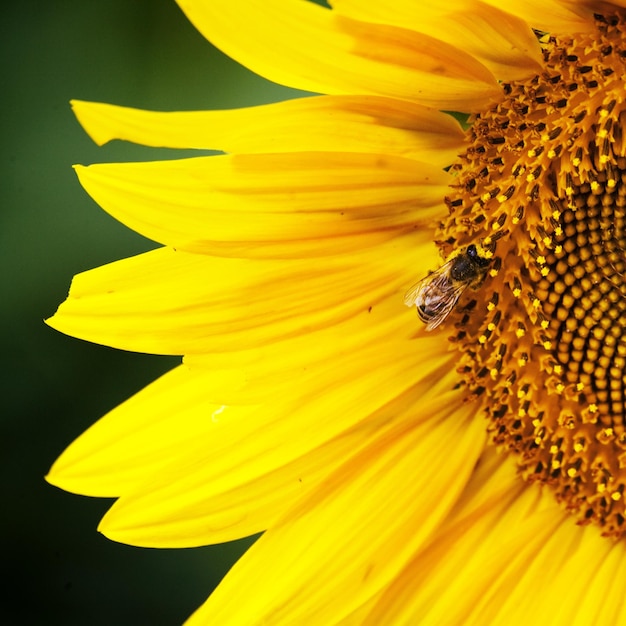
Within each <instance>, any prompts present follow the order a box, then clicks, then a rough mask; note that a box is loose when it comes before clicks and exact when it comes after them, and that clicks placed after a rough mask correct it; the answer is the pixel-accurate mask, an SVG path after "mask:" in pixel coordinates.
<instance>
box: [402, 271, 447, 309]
mask: <svg viewBox="0 0 626 626" xmlns="http://www.w3.org/2000/svg"><path fill="white" fill-rule="evenodd" d="M451 265H452V262H451V261H448V263H444V264H443V265H442V266H441V267H438V268H437V269H436V270H435V271H434V272H431V273H430V274H428V276H425V277H424V278H422V279H421V280H418V281H417V282H416V283H415V284H414V285H413V286H412V287H411V288H410V289H409V290H408V291H407V292H406V294H405V295H404V304H406V305H407V306H413V305H417V306H419V304H420V303H423V302H425V301H429V300H430V299H432V298H436V297H437V294H439V293H443V292H446V291H449V290H450V289H451V288H452V285H451V284H450V279H449V277H448V275H449V271H450V266H451Z"/></svg>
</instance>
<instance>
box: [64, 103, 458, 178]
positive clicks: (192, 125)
mask: <svg viewBox="0 0 626 626" xmlns="http://www.w3.org/2000/svg"><path fill="white" fill-rule="evenodd" d="M72 108H73V110H74V113H75V114H76V116H77V118H78V120H79V121H80V123H81V124H82V125H83V127H84V128H85V130H86V131H87V132H88V133H89V135H90V136H91V138H92V139H93V140H94V141H95V142H96V143H97V144H99V145H102V144H104V143H106V142H107V141H110V140H112V139H124V140H127V141H133V142H135V143H140V144H144V145H146V146H165V147H169V148H204V149H214V150H222V151H225V152H240V153H241V152H245V153H252V152H268V151H272V152H302V151H317V152H326V151H338V152H339V151H340V152H369V153H372V154H378V153H383V154H390V155H397V156H407V157H411V158H417V159H419V160H421V161H425V162H427V163H431V164H433V165H438V166H440V167H444V166H446V165H449V164H450V163H451V162H452V161H453V160H454V159H455V158H456V156H457V154H459V153H460V152H461V149H462V146H463V137H464V135H463V132H462V130H461V128H460V126H459V124H458V123H457V122H456V120H455V119H454V118H453V117H451V116H449V115H445V114H443V113H440V112H439V111H435V110H433V109H429V108H426V107H423V106H420V105H418V104H415V103H412V102H407V101H402V100H395V99H392V98H382V97H378V96H321V97H310V98H300V99H298V100H289V101H286V102H277V103H275V104H267V105H263V106H257V107H250V108H242V109H233V110H228V111H184V112H183V111H181V112H176V113H164V112H157V111H142V110H140V109H131V108H128V107H120V106H114V105H111V104H101V103H97V102H84V101H81V100H74V101H72Z"/></svg>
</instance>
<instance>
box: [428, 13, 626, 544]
mask: <svg viewBox="0 0 626 626" xmlns="http://www.w3.org/2000/svg"><path fill="white" fill-rule="evenodd" d="M625 34H626V22H625V21H624V20H623V17H622V16H620V15H610V16H600V15H598V16H596V30H595V32H593V33H589V34H585V35H579V36H575V37H567V38H566V37H558V36H544V37H542V38H541V43H542V46H543V50H544V69H543V71H542V73H541V74H540V75H537V76H534V77H532V78H531V79H528V80H526V81H523V82H522V81H520V82H515V83H509V84H506V85H504V86H503V87H504V96H503V98H502V99H501V100H500V101H499V102H498V103H497V104H495V105H494V106H493V107H492V108H491V109H490V110H488V111H485V112H483V113H481V114H480V115H478V116H476V118H475V120H473V124H472V127H471V128H470V130H469V131H468V148H467V150H466V152H465V153H464V154H463V155H462V156H461V158H460V160H459V162H458V163H456V164H455V165H454V167H453V172H455V173H456V184H455V185H454V188H453V192H452V193H451V195H450V197H449V198H447V204H448V207H449V216H448V217H447V219H446V220H445V221H444V222H443V223H442V224H441V226H440V228H439V231H438V243H439V245H440V247H441V249H442V252H443V253H444V254H445V255H449V254H451V253H453V251H454V250H459V249H465V248H466V247H467V246H470V245H472V244H474V245H478V246H480V247H481V248H480V249H482V250H487V251H488V253H490V252H492V253H493V260H492V261H491V263H490V267H489V268H488V269H487V270H486V276H485V278H484V280H483V281H482V284H480V285H479V286H477V290H476V291H473V290H472V289H468V290H467V291H466V293H465V295H464V296H463V298H461V300H460V301H459V304H458V306H457V307H456V310H455V311H454V312H453V314H451V315H450V318H449V319H448V320H447V322H446V323H447V324H452V323H454V322H456V328H457V333H456V335H455V336H454V338H453V340H454V341H455V342H456V344H457V345H458V347H459V349H460V351H461V361H460V366H459V371H460V373H461V374H462V375H463V377H464V380H465V383H466V386H467V389H468V394H469V395H470V396H471V397H475V398H480V399H481V400H482V401H483V403H484V406H485V409H486V412H487V414H488V417H489V423H490V426H489V428H490V432H491V435H492V438H493V440H494V441H495V443H496V444H497V445H498V446H501V447H502V448H503V449H506V450H507V451H510V452H511V453H513V454H515V455H516V458H517V460H518V464H519V468H520V472H521V474H522V475H523V476H524V477H525V478H526V479H527V480H530V481H536V482H540V483H543V484H546V485H548V486H549V487H550V488H552V489H553V491H554V493H555V495H556V498H557V499H558V500H559V501H560V502H562V503H563V506H564V507H566V508H567V509H568V510H569V511H570V512H571V513H573V514H574V515H575V516H577V518H578V519H579V520H580V521H581V522H586V523H589V522H593V523H596V524H597V525H599V526H600V527H601V529H602V532H603V533H605V534H607V535H612V536H622V534H623V533H624V532H625V531H626V523H625V522H626V510H625V500H626V493H624V491H625V488H626V142H625V138H624V136H623V132H622V129H623V128H624V125H625V124H626V103H625V102H624V100H625V98H624V95H625V88H624V82H623V77H624V75H625V74H626V38H625Z"/></svg>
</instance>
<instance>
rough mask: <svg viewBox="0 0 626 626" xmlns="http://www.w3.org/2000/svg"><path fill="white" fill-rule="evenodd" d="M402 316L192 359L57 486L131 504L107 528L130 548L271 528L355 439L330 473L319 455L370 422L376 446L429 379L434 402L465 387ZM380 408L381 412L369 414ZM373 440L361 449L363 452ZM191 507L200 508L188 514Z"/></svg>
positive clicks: (86, 442)
mask: <svg viewBox="0 0 626 626" xmlns="http://www.w3.org/2000/svg"><path fill="white" fill-rule="evenodd" d="M397 307H398V302H395V303H394V302H387V303H383V304H379V305H376V306H375V307H373V309H372V310H371V311H369V312H368V313H367V314H366V315H364V316H360V317H359V318H356V319H351V320H348V321H346V322H344V323H343V324H340V325H339V326H337V327H331V328H328V329H324V330H323V331H321V332H318V333H313V334H306V335H302V336H299V337H295V338H293V339H291V340H287V341H281V342H278V343H276V344H273V345H269V346H266V347H264V348H263V349H262V350H247V351H241V352H234V353H231V354H223V355H220V354H217V355H207V356H204V357H195V358H193V359H187V362H188V363H190V365H189V366H183V367H180V368H177V369H176V370H174V371H172V372H170V373H169V374H167V375H165V376H164V377H162V378H161V379H160V380H159V381H157V382H155V383H153V384H152V385H150V386H149V387H148V388H146V389H145V390H144V391H142V392H140V393H139V394H137V395H136V396H135V397H133V398H131V399H130V400H128V401H127V402H126V403H124V404H123V405H121V406H120V407H118V408H117V409H115V410H114V411H112V412H111V413H109V414H108V415H107V416H105V417H104V418H103V419H102V420H100V422H98V423H97V424H96V425H94V426H93V427H92V428H91V429H89V430H88V431H87V432H86V433H84V434H83V435H81V437H79V439H78V440H77V441H75V442H74V443H73V444H72V445H71V446H70V447H69V448H68V449H67V450H66V451H65V453H64V454H63V455H62V456H61V458H60V459H59V460H58V461H57V463H56V464H55V466H54V467H53V468H52V470H51V473H50V476H49V478H48V479H49V481H50V482H52V483H54V484H56V485H59V486H62V487H63V488H65V489H68V490H71V491H77V492H79V493H85V494H89V495H107V496H113V495H125V496H127V502H125V501H121V503H120V505H116V507H114V512H113V514H112V515H111V516H108V519H107V520H106V521H105V522H103V524H104V525H103V530H104V532H106V533H107V534H108V535H109V536H111V537H112V538H114V539H117V540H119V541H127V542H130V543H134V544H141V545H181V544H184V545H197V544H204V543H209V542H211V541H225V540H229V539H233V538H236V537H239V536H243V535H247V534H251V533H254V532H257V531H259V530H262V529H263V528H265V527H266V526H265V525H260V524H261V521H263V522H265V523H269V521H271V520H272V519H273V518H274V517H275V516H276V515H277V511H279V510H280V508H276V507H278V505H281V506H284V502H285V501H288V496H292V495H293V492H294V489H295V490H296V491H298V492H299V491H301V490H302V487H303V485H302V483H299V482H294V480H293V477H294V472H295V473H296V474H297V475H298V476H300V477H301V478H302V477H305V476H306V484H307V485H309V484H310V482H311V481H313V479H314V477H315V476H316V475H317V474H319V473H320V472H322V473H323V472H325V471H326V470H324V467H327V468H330V467H331V466H332V463H331V460H332V459H331V457H329V456H328V455H329V454H331V455H334V457H333V458H335V459H338V458H340V453H341V452H342V451H344V450H345V443H344V442H343V441H341V442H339V444H340V446H339V448H338V449H337V446H336V445H335V444H333V445H334V446H335V447H333V448H331V449H330V450H329V451H328V452H326V453H325V454H326V456H325V457H324V459H325V462H324V463H322V464H321V465H320V463H318V460H319V459H318V456H316V454H317V453H316V452H315V450H314V449H315V448H316V447H317V446H320V445H322V444H323V442H324V441H326V440H329V439H332V438H333V437H336V436H337V435H338V433H340V432H342V431H346V430H348V429H350V428H354V427H355V425H358V424H359V423H361V422H364V421H367V422H368V423H370V422H373V425H372V426H370V427H369V428H373V432H372V433H370V434H369V435H368V436H369V437H372V436H375V433H376V431H377V430H378V429H379V426H378V423H379V422H380V421H381V420H384V421H383V424H384V423H386V422H388V421H389V419H392V421H393V420H397V419H399V416H405V417H406V415H405V414H406V412H407V410H409V408H410V407H412V406H414V404H416V403H417V402H418V401H419V394H418V393H417V391H418V390H414V387H415V384H416V382H417V381H419V380H420V376H419V374H421V378H422V380H423V383H422V384H423V385H425V386H426V387H427V389H429V391H430V392H431V393H435V392H436V391H438V390H439V389H442V388H444V389H447V388H451V387H452V386H453V385H454V382H455V380H449V379H446V376H444V375H443V373H444V371H447V372H450V373H451V374H452V377H453V379H455V376H456V374H455V373H454V371H453V368H450V367H449V365H448V361H449V359H450V358H451V355H449V354H446V353H443V354H442V353H441V350H440V345H439V340H438V338H437V337H436V336H435V337H432V336H428V337H427V338H421V339H420V340H419V342H417V343H416V342H411V341H408V337H409V336H410V335H412V334H414V329H415V319H414V318H413V316H409V315H406V314H402V315H395V316H394V315H393V311H394V308H395V309H397ZM417 360H419V364H420V369H419V371H418V373H417V374H416V371H415V367H416V361H417ZM442 367H443V368H444V370H442ZM407 394H408V395H407ZM394 398H398V400H397V403H396V404H394V403H393V402H392V401H393V399H394ZM231 402H235V403H237V404H235V405H230V406H228V404H229V403H231ZM260 402H263V403H264V404H263V405H260V404H259V403H260ZM242 403H243V405H242ZM398 403H399V404H398ZM407 407H409V408H407ZM375 411H379V412H380V413H381V415H380V416H378V417H371V414H372V413H373V412H375ZM330 414H333V415H335V417H334V418H333V419H332V420H323V421H320V419H319V417H320V415H330ZM411 419H414V418H411ZM364 434H367V433H366V431H363V430H358V431H357V432H356V433H354V434H353V436H352V439H354V438H356V442H357V444H358V442H359V437H360V438H363V437H364ZM352 439H351V441H352ZM357 444H354V447H355V449H356V447H358V445H357ZM348 450H349V447H348ZM307 455H312V456H309V457H307ZM338 455H339V456H338ZM207 459H210V462H207ZM335 462H338V461H335ZM279 486H280V488H279ZM181 507H187V508H190V509H191V512H187V513H186V514H185V515H181V514H180V508H181ZM238 508H244V509H246V510H247V512H246V515H242V514H241V513H240V512H238ZM249 509H252V511H249ZM253 513H254V515H253ZM209 517H210V520H209V519H208V518H209ZM147 518H148V519H149V520H150V523H148V522H147V521H146V519H147ZM224 519H226V521H224ZM233 519H236V520H237V523H236V524H235V523H234V522H233ZM157 522H158V523H157ZM254 524H256V525H254ZM182 527H184V531H183V530H181V528H182ZM233 533H234V534H233Z"/></svg>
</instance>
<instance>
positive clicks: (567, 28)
mask: <svg viewBox="0 0 626 626" xmlns="http://www.w3.org/2000/svg"><path fill="white" fill-rule="evenodd" d="M483 2H485V4H490V5H492V6H494V7H496V8H498V9H501V10H503V11H506V12H507V13H510V14H511V15H516V16H517V17H519V18H521V19H522V20H524V21H525V22H526V23H527V24H529V25H530V26H532V27H533V28H537V29H540V30H543V31H546V32H549V33H554V34H567V35H571V34H573V33H581V32H586V31H591V30H594V29H595V26H594V23H593V20H590V19H589V16H590V8H589V6H588V5H587V6H585V3H584V2H579V0H524V2H519V0H483Z"/></svg>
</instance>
